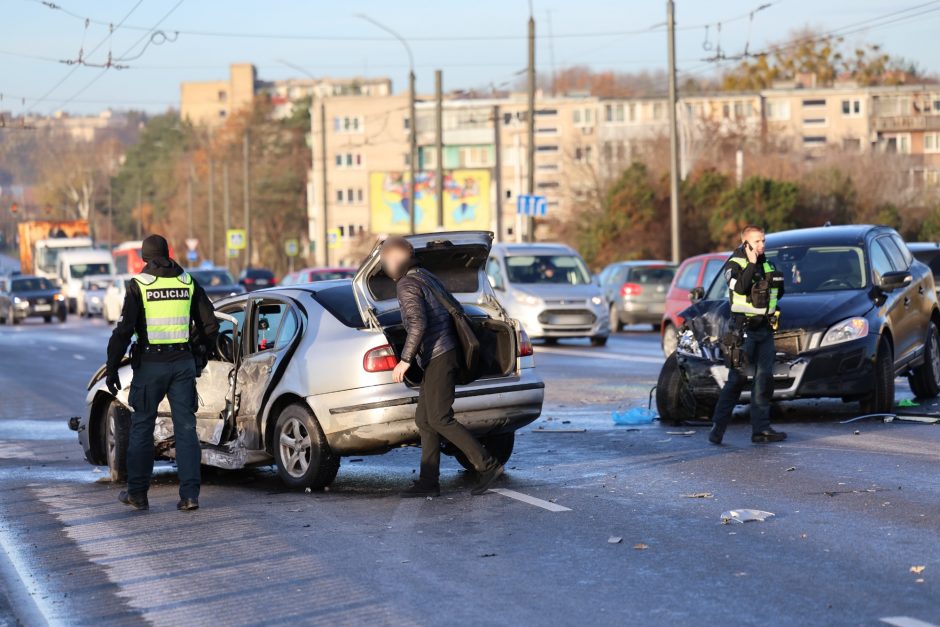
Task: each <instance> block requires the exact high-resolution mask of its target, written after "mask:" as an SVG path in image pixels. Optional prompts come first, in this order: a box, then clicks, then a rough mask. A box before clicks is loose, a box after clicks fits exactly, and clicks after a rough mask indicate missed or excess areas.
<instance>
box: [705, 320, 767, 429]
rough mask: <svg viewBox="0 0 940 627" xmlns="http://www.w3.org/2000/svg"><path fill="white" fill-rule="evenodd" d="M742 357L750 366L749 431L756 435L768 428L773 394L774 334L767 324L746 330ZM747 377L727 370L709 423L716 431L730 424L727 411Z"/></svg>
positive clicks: (730, 409) (733, 404)
mask: <svg viewBox="0 0 940 627" xmlns="http://www.w3.org/2000/svg"><path fill="white" fill-rule="evenodd" d="M743 352H744V355H745V356H746V359H747V363H748V364H751V365H753V366H754V387H753V389H752V390H751V429H753V431H754V433H758V432H760V431H763V430H765V429H768V428H770V400H771V398H772V397H773V393H774V358H775V356H776V354H777V350H776V348H775V347H774V332H773V329H771V328H770V325H769V324H764V325H763V326H761V327H759V328H757V329H753V330H752V329H748V330H747V337H746V338H744V347H743ZM746 379H747V377H746V376H745V374H744V373H743V372H741V369H740V368H731V369H729V370H728V381H727V382H726V383H725V386H724V387H723V388H721V394H720V395H719V396H718V404H717V405H716V406H715V415H714V416H713V417H712V422H713V423H714V424H715V425H717V426H718V427H719V428H724V427H726V426H728V423H729V422H731V412H732V411H734V406H735V405H737V404H738V399H740V398H741V389H742V388H743V387H744V384H745V382H746Z"/></svg>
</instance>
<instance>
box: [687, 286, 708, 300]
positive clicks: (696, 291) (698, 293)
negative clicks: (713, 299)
mask: <svg viewBox="0 0 940 627" xmlns="http://www.w3.org/2000/svg"><path fill="white" fill-rule="evenodd" d="M704 298H705V288H704V287H693V288H692V289H690V290H689V300H690V301H692V302H693V303H697V302H699V301H700V300H702V299H704Z"/></svg>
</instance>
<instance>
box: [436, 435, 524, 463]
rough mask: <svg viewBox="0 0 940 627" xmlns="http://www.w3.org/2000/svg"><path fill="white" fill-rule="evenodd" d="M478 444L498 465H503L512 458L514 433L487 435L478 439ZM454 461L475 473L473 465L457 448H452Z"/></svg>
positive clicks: (514, 440)
mask: <svg viewBox="0 0 940 627" xmlns="http://www.w3.org/2000/svg"><path fill="white" fill-rule="evenodd" d="M480 444H482V445H483V446H484V447H486V450H487V452H488V453H489V454H490V455H492V456H493V457H495V458H496V461H498V462H499V463H500V464H505V463H506V462H508V461H509V458H510V457H512V449H513V447H514V446H515V444H516V432H515V431H512V432H510V433H497V434H495V435H488V436H485V437H482V438H480ZM452 455H453V456H454V459H456V460H457V462H458V463H459V464H460V465H461V466H463V467H464V468H466V469H467V470H469V471H471V472H475V471H476V468H474V467H473V464H471V463H470V460H469V459H467V456H466V455H464V454H463V451H461V450H460V449H459V448H456V447H453V453H452Z"/></svg>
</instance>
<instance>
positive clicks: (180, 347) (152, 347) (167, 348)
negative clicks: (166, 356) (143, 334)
mask: <svg viewBox="0 0 940 627" xmlns="http://www.w3.org/2000/svg"><path fill="white" fill-rule="evenodd" d="M181 352H189V344H188V343H186V342H181V343H179V344H148V345H147V346H144V355H159V354H160V353H181Z"/></svg>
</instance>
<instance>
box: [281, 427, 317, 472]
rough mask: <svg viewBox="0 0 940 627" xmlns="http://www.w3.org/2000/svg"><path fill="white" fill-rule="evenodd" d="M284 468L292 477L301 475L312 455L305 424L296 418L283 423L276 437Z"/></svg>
mask: <svg viewBox="0 0 940 627" xmlns="http://www.w3.org/2000/svg"><path fill="white" fill-rule="evenodd" d="M278 446H279V448H280V453H281V461H282V463H283V465H284V470H286V471H287V474H289V475H291V476H292V477H302V476H304V474H305V473H306V472H307V468H309V466H310V462H311V460H312V457H313V446H312V443H311V441H310V433H309V432H308V431H307V428H306V426H304V424H303V423H302V422H301V421H300V420H299V419H297V418H291V419H290V420H288V421H287V422H286V423H285V424H284V428H283V430H282V431H281V437H280V438H279V439H278Z"/></svg>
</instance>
